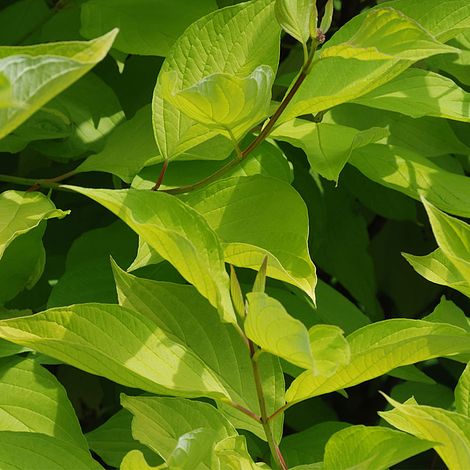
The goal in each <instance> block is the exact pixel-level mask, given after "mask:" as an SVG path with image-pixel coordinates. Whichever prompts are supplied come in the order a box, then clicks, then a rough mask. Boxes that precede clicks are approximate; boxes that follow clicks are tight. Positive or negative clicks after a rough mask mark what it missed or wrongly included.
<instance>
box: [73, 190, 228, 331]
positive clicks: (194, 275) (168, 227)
mask: <svg viewBox="0 0 470 470" xmlns="http://www.w3.org/2000/svg"><path fill="white" fill-rule="evenodd" d="M65 187H67V188H69V189H72V190H73V191H75V192H78V193H81V194H83V195H85V196H88V197H89V198H90V199H93V200H94V201H96V202H98V203H99V204H101V205H103V206H104V207H106V208H107V209H109V210H110V211H111V212H113V213H114V214H116V215H117V216H118V217H120V218H121V219H122V220H123V221H124V222H125V223H126V224H127V225H129V227H131V228H132V230H134V232H136V233H137V234H138V235H139V236H140V237H141V238H142V239H143V240H145V241H146V242H147V243H148V244H149V245H150V246H151V247H152V248H154V249H155V250H156V251H157V252H158V253H159V254H160V255H161V256H162V257H163V258H165V259H167V260H168V261H169V262H170V263H171V264H172V265H173V266H175V268H176V269H178V271H179V272H180V273H181V275H182V276H183V277H185V278H186V279H187V280H188V281H189V282H191V283H192V284H193V285H194V286H195V287H196V288H197V289H198V290H199V291H200V292H201V294H202V295H204V296H205V297H207V298H208V299H209V301H210V302H211V303H212V304H213V305H215V306H217V307H218V308H219V310H220V315H221V317H222V319H223V320H224V321H227V322H234V323H235V322H236V319H235V312H234V311H233V307H232V303H231V300H230V290H229V278H228V275H227V272H226V271H225V266H224V260H223V252H222V247H221V246H220V242H219V240H218V237H217V235H216V234H215V232H214V231H213V230H212V229H211V228H210V227H209V226H208V225H207V223H206V222H205V220H204V219H203V218H202V217H201V216H200V215H199V214H198V213H197V212H196V211H195V210H193V209H191V207H188V205H186V204H184V203H183V202H181V201H180V200H178V199H177V198H175V197H172V196H170V195H168V194H165V193H161V192H151V191H139V190H135V189H129V190H106V189H86V188H80V187H77V186H65Z"/></svg>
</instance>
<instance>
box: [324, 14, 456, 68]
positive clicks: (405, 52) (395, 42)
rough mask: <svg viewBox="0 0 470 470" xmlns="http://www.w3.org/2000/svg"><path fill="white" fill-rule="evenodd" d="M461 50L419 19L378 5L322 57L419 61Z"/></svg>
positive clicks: (328, 48) (325, 51)
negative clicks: (353, 32)
mask: <svg viewBox="0 0 470 470" xmlns="http://www.w3.org/2000/svg"><path fill="white" fill-rule="evenodd" d="M449 52H454V53H455V52H458V49H456V48H455V47H451V46H447V45H445V44H442V43H441V42H439V41H437V40H436V39H435V38H434V36H433V35H432V34H431V33H429V32H428V31H426V30H425V29H424V28H423V27H422V26H421V25H420V24H419V23H418V22H417V21H415V20H413V19H411V18H409V17H407V16H406V15H404V14H403V13H402V12H401V11H399V10H395V9H394V8H389V7H382V8H374V9H373V10H371V11H370V12H369V13H367V15H366V17H365V19H364V21H363V22H362V24H361V26H360V28H359V29H358V30H357V31H356V33H355V34H354V35H353V36H352V37H351V38H350V39H349V40H348V41H346V42H344V43H341V44H338V45H334V46H331V47H327V48H325V50H324V51H322V52H321V54H320V56H321V58H322V59H325V58H327V57H344V58H346V59H351V58H353V59H358V60H390V59H395V60H396V59H402V60H411V61H418V60H422V59H425V58H426V57H430V56H433V55H436V54H445V53H449Z"/></svg>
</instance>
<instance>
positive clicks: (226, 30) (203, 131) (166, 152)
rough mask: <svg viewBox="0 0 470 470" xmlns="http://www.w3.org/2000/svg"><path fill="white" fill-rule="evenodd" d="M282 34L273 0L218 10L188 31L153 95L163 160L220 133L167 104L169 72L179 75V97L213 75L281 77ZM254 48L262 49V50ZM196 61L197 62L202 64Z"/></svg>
mask: <svg viewBox="0 0 470 470" xmlns="http://www.w3.org/2000/svg"><path fill="white" fill-rule="evenodd" d="M240 31H243V34H240ZM279 34H280V27H279V25H278V23H277V21H276V18H275V16H274V3H273V2H272V1H271V0H258V1H255V2H247V3H242V4H240V5H234V6H233V7H229V8H224V9H222V10H218V11H215V12H214V13H211V14H209V15H207V16H205V17H204V18H202V19H200V20H199V21H197V22H195V23H193V24H192V25H191V26H190V27H189V28H188V29H187V30H186V31H185V33H184V34H183V35H182V36H181V37H180V38H179V39H178V41H177V42H176V43H175V45H174V47H173V48H172V50H171V53H170V54H169V55H168V56H167V59H166V61H165V63H164V64H163V67H162V70H161V72H160V74H159V79H158V81H157V86H156V89H155V93H154V100H153V120H154V127H155V134H156V138H157V143H158V146H159V149H160V152H161V154H162V156H164V157H165V158H166V159H168V158H173V157H175V156H177V155H179V154H180V153H182V152H184V151H185V150H187V149H190V148H192V147H194V146H195V145H197V144H199V143H201V142H204V141H206V140H209V139H210V138H212V137H213V136H214V135H215V132H214V131H209V130H208V129H207V128H205V127H204V126H202V125H198V124H196V123H195V122H194V121H192V120H191V119H190V118H188V117H186V116H185V115H183V114H182V113H181V112H180V111H179V110H178V109H177V108H175V107H174V106H173V105H172V104H171V103H169V102H168V101H166V100H165V99H164V97H163V86H162V85H163V83H162V80H161V77H164V76H165V74H167V73H168V72H170V71H174V72H176V79H175V83H174V84H173V87H174V88H173V90H174V91H176V92H179V91H182V90H184V89H187V88H190V87H192V86H193V85H196V84H197V83H198V82H199V81H200V80H202V79H204V78H205V77H208V76H209V75H212V74H221V73H223V74H231V75H236V76H238V77H246V76H248V75H250V74H251V73H252V72H253V71H254V70H255V69H256V67H258V66H260V65H266V66H269V67H271V69H272V70H273V71H274V72H276V70H277V65H278V61H279ZM250 44H257V47H256V48H253V47H251V46H250ZM193 57H197V61H195V60H193Z"/></svg>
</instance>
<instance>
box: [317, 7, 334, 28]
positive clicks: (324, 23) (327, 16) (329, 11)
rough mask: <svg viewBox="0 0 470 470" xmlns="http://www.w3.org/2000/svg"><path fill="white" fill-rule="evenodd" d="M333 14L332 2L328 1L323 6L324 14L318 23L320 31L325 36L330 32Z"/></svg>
mask: <svg viewBox="0 0 470 470" xmlns="http://www.w3.org/2000/svg"><path fill="white" fill-rule="evenodd" d="M333 13H334V0H328V1H327V2H326V5H325V12H324V14H323V18H322V19H321V23H320V31H321V32H322V33H323V34H326V33H327V32H328V31H329V30H330V26H331V22H332V21H333Z"/></svg>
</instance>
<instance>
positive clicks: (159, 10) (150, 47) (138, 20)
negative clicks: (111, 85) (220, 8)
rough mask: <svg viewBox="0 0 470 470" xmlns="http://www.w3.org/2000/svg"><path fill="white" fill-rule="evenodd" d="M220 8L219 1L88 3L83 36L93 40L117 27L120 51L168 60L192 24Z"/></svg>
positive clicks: (114, 0)
mask: <svg viewBox="0 0 470 470" xmlns="http://www.w3.org/2000/svg"><path fill="white" fill-rule="evenodd" d="M216 8H217V5H216V3H215V0H198V1H197V2H194V1H191V0H189V1H188V0H177V1H174V0H138V2H136V1H135V0H88V1H87V2H85V3H84V4H83V5H82V14H81V23H82V28H81V30H80V32H81V34H82V35H83V36H84V37H86V38H93V37H96V36H99V35H100V34H103V33H104V32H105V31H109V30H110V29H112V28H114V27H116V26H117V27H119V30H120V32H119V35H118V37H117V38H116V42H115V44H114V47H115V48H116V49H118V50H120V51H122V52H125V53H127V54H138V55H161V56H165V55H167V54H168V51H169V50H170V48H171V46H172V45H173V43H174V42H175V41H176V39H177V38H178V37H179V36H180V35H181V34H182V33H183V31H184V30H185V29H186V28H187V27H188V26H189V25H190V24H191V23H193V22H194V21H196V20H197V19H199V18H200V17H201V16H204V15H207V14H208V13H210V12H211V11H213V10H215V9H216Z"/></svg>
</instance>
